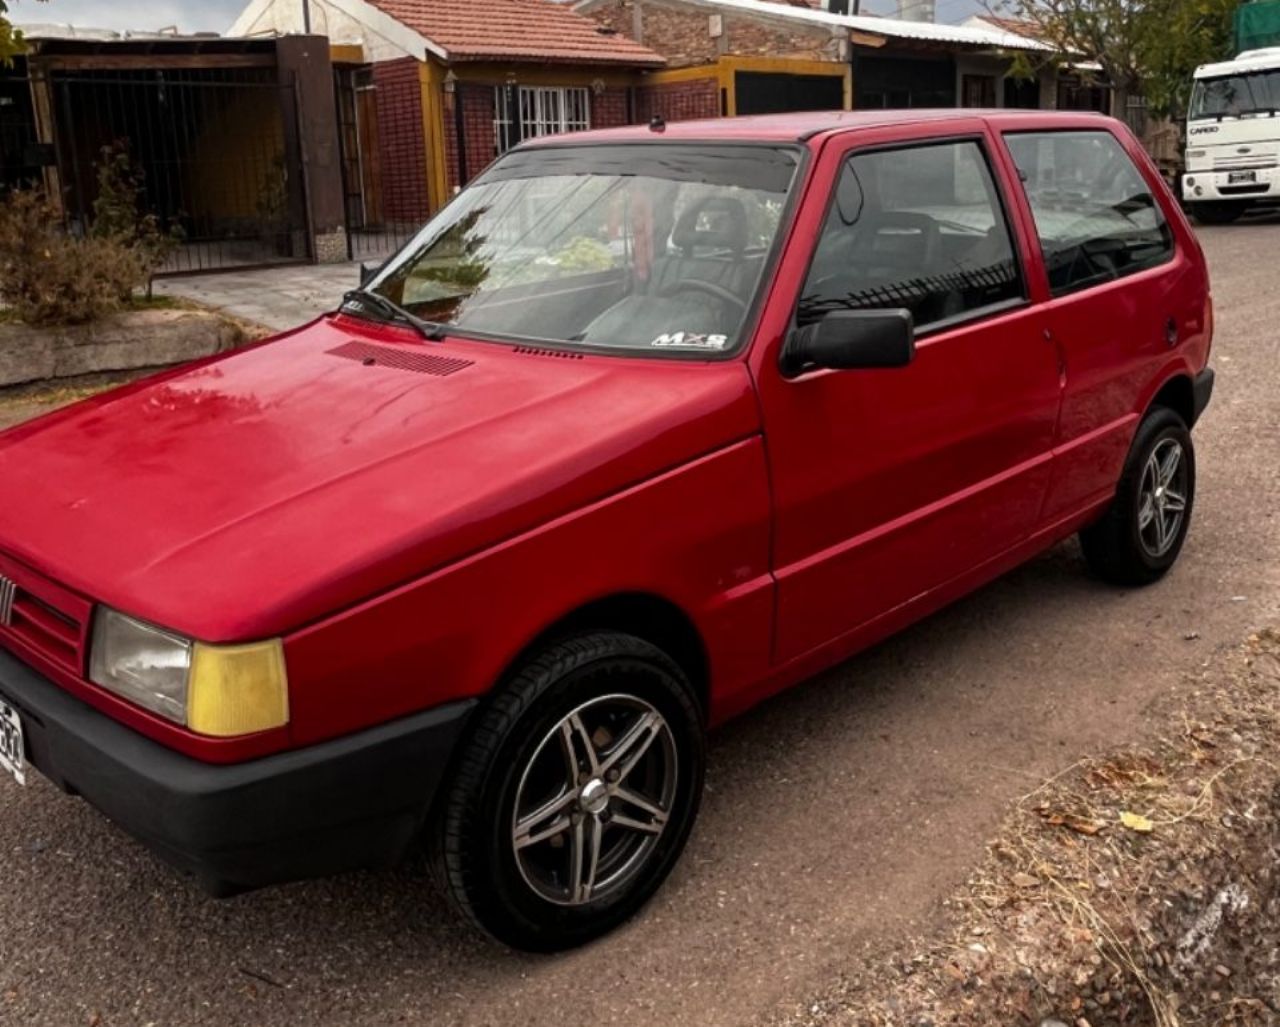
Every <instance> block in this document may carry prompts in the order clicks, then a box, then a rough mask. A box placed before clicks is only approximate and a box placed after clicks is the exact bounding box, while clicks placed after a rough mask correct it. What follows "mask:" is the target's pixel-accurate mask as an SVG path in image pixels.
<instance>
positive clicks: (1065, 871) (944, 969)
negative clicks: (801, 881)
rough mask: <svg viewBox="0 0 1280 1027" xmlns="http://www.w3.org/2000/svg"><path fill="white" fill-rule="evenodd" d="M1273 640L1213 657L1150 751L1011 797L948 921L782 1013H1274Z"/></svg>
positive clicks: (792, 1020) (1278, 778)
mask: <svg viewBox="0 0 1280 1027" xmlns="http://www.w3.org/2000/svg"><path fill="white" fill-rule="evenodd" d="M1278 720H1280V634H1277V633H1276V632H1271V631H1268V632H1262V633H1260V634H1258V635H1255V636H1253V637H1251V638H1250V639H1249V640H1248V642H1247V643H1246V644H1245V645H1244V646H1242V647H1241V648H1240V649H1239V650H1237V651H1234V652H1229V653H1225V654H1222V655H1221V656H1219V657H1218V658H1217V659H1215V660H1213V661H1211V663H1210V665H1209V666H1208V667H1207V668H1206V670H1205V672H1204V676H1203V678H1202V679H1201V680H1200V681H1198V682H1196V685H1195V688H1194V690H1193V691H1191V693H1190V694H1189V695H1188V697H1187V698H1186V700H1185V702H1184V703H1183V704H1182V705H1181V707H1180V708H1178V709H1177V710H1176V712H1173V713H1171V714H1165V715H1164V720H1163V723H1158V724H1157V725H1156V727H1155V730H1156V731H1157V732H1159V735H1158V737H1157V739H1156V740H1155V741H1154V742H1152V743H1151V744H1149V745H1145V746H1142V747H1135V748H1132V749H1128V750H1125V751H1120V752H1116V753H1113V754H1110V755H1108V756H1103V757H1097V758H1089V759H1084V760H1081V761H1080V762H1078V763H1076V764H1074V765H1073V766H1071V767H1069V768H1067V769H1066V770H1065V771H1063V772H1062V773H1061V774H1059V775H1057V776H1056V777H1055V778H1053V779H1052V780H1049V781H1046V782H1044V783H1043V784H1042V785H1040V786H1039V787H1038V788H1036V789H1035V790H1034V791H1033V792H1030V793H1029V794H1027V795H1025V796H1024V797H1023V798H1022V799H1021V800H1020V801H1019V802H1018V803H1017V806H1016V808H1015V809H1014V810H1013V812H1012V813H1011V814H1010V815H1009V817H1008V818H1007V819H1006V821H1005V824H1004V825H1003V828H1002V830H1001V831H1000V833H999V835H998V836H997V838H996V839H995V840H994V841H993V842H992V843H991V845H990V852H989V855H988V858H987V859H986V860H985V862H984V863H983V865H982V867H981V868H980V870H979V871H978V872H977V873H975V874H974V875H973V877H972V878H971V879H970V881H969V882H968V884H967V885H966V886H965V888H964V889H963V890H962V891H961V893H960V894H958V895H956V896H954V897H953V898H952V899H951V900H950V901H949V902H948V903H947V906H948V920H949V923H950V928H949V933H948V934H947V935H946V936H944V937H940V938H934V939H931V940H926V941H922V942H917V943H915V944H913V945H911V946H909V947H908V948H906V949H904V950H903V951H901V952H899V953H898V954H897V955H896V956H895V958H894V959H893V960H892V961H891V962H890V963H889V964H888V965H885V966H880V967H868V968H866V969H865V970H863V971H855V972H853V973H852V974H851V976H850V977H849V978H848V979H846V980H845V981H844V982H842V984H841V985H840V986H838V987H837V988H835V989H833V991H832V993H831V994H829V995H827V996H825V997H823V998H821V999H819V1000H817V1001H810V1002H808V1003H806V1005H805V1007H804V1009H803V1010H796V1011H794V1012H793V1013H791V1014H790V1015H787V1016H784V1017H782V1018H781V1022H783V1023H786V1024H792V1025H798V1024H841V1025H853V1024H857V1025H869V1027H942V1025H945V1024H954V1025H960V1024H964V1025H970V1024H972V1025H984V1027H985V1025H996V1024H999V1025H1009V1027H1013V1025H1021V1024H1033V1025H1034V1024H1040V1023H1042V1022H1043V1021H1046V1020H1049V1021H1058V1022H1061V1023H1064V1024H1068V1025H1076V1027H1086V1025H1087V1027H1103V1025H1110V1024H1116V1025H1121V1024H1140V1025H1153V1027H1201V1025H1215V1027H1216V1025H1234V1027H1255V1025H1263V1024H1275V1023H1280V878H1278V877H1277V854H1278V853H1280V815H1278V814H1280V732H1278V731H1277V726H1278V724H1277V721H1278Z"/></svg>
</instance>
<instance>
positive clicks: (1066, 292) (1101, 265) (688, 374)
mask: <svg viewBox="0 0 1280 1027" xmlns="http://www.w3.org/2000/svg"><path fill="white" fill-rule="evenodd" d="M1211 329H1212V314H1211V306H1210V300H1209V283H1208V278H1207V274H1206V270H1205V262H1204V258H1203V256H1202V254H1201V251H1200V247H1199V246H1198V245H1197V243H1196V240H1195V237H1194V236H1193V235H1192V233H1191V231H1190V229H1189V228H1188V226H1187V222H1186V220H1185V218H1184V217H1183V215H1182V214H1181V213H1180V212H1179V209H1178V206H1177V204H1176V203H1174V202H1173V200H1172V198H1171V196H1170V194H1169V192H1168V191H1167V189H1166V188H1165V187H1164V185H1163V184H1162V183H1161V180H1160V178H1159V176H1158V174H1157V172H1156V171H1155V169H1154V168H1153V167H1152V166H1151V164H1150V163H1149V162H1148V160H1147V158H1146V157H1145V156H1144V155H1143V153H1142V151H1141V150H1140V148H1139V146H1138V144H1137V143H1136V142H1135V141H1134V139H1133V138H1132V137H1131V136H1130V135H1129V134H1128V132H1127V131H1126V130H1125V129H1124V128H1123V127H1122V126H1121V125H1120V124H1119V123H1117V122H1115V121H1112V120H1109V119H1107V118H1103V117H1099V116H1094V115H1077V114H1070V115H1066V114H1061V115H1059V114H1041V113H1034V112H1031V113H1001V112H989V113H983V112H971V111H958V110H957V111H934V112H925V111H871V112H865V113H854V114H849V113H833V114H812V115H809V114H806V115H795V116H779V117H764V118H758V119H751V118H745V119H738V120H724V121H716V122H706V123H694V122H690V123H684V124H679V125H675V124H673V125H670V126H665V125H663V124H661V123H660V122H655V123H654V124H653V125H651V126H648V127H639V128H629V129H619V130H610V131H605V132H596V133H588V134H582V135H575V136H572V137H568V138H558V139H551V140H540V141H537V142H534V143H531V144H527V145H524V146H522V147H520V148H519V149H517V150H515V151H513V152H511V153H509V154H507V155H506V156H505V157H503V158H502V159H501V160H499V161H498V162H497V163H496V164H494V165H493V166H492V167H491V168H490V169H489V170H488V171H487V172H486V173H485V174H484V175H483V176H482V177H481V178H480V179H479V180H478V181H477V182H476V183H475V184H473V185H472V186H470V187H469V188H468V189H467V190H466V191H464V192H463V193H462V194H461V195H460V196H459V197H458V198H457V199H456V200H454V202H453V203H451V204H450V205H449V206H448V208H447V209H446V210H444V211H443V212H442V213H441V214H440V215H438V216H437V217H436V218H435V219H434V220H432V221H431V222H430V223H429V224H428V225H427V226H426V227H425V228H423V229H422V231H421V233H420V234H419V235H418V236H417V237H416V238H415V239H414V240H413V241H412V242H411V243H410V244H409V245H408V246H407V247H406V248H405V249H404V250H403V251H402V252H400V253H399V254H397V255H396V256H395V257H393V258H392V259H391V260H389V261H388V262H387V263H386V264H385V265H384V266H383V267H382V268H381V269H380V270H379V271H378V272H377V273H376V274H375V275H373V276H372V277H371V278H370V280H369V281H367V282H366V284H365V286H364V287H363V288H361V289H357V290H353V291H352V292H351V293H349V294H348V295H347V297H346V298H345V300H344V301H343V303H342V305H341V307H340V309H338V310H337V311H336V312H335V313H333V314H331V315H328V316H325V317H322V318H320V319H319V320H317V321H315V322H313V323H311V324H308V325H305V326H303V327H302V328H299V329H297V330H296V331H293V332H289V333H286V334H284V335H282V336H279V337H277V338H274V339H271V340H269V341H267V342H264V343H262V344H259V345H257V346H254V347H252V348H250V349H247V350H243V351H240V352H237V353H234V354H230V355H225V356H220V357H217V358H214V359H211V360H207V361H204V362H202V363H198V364H195V365H192V366H188V367H185V368H181V369H178V370H174V371H170V372H167V373H164V374H161V375H158V376H156V377H153V378H150V379H147V380H145V381H141V382H138V383H135V384H132V385H129V386H127V387H124V388H121V389H117V390H115V391H113V392H109V393H106V394H104V395H100V396H98V397H96V398H94V399H91V400H88V401H86V402H83V403H80V404H78V405H76V406H72V407H69V408H67V409H64V410H62V411H59V412H57V413H54V414H51V415H49V416H46V417H43V418H40V419H39V420H36V421H32V422H30V423H28V424H25V425H23V426H21V427H18V428H15V429H13V430H11V431H9V432H8V433H6V434H5V435H3V436H2V437H0V482H3V501H2V502H0V767H3V769H4V770H7V771H8V773H10V774H12V775H13V776H14V777H16V778H17V779H18V781H19V782H21V781H23V780H24V779H25V778H26V777H27V776H28V775H29V774H30V768H31V767H34V768H36V769H38V770H39V771H40V772H41V773H43V774H44V775H45V776H46V777H48V778H49V779H51V780H52V781H53V782H55V783H56V784H57V785H59V786H61V787H62V788H64V789H66V790H67V791H69V792H73V793H76V794H79V795H82V796H83V797H84V798H86V799H87V800H88V801H89V802H90V803H92V804H93V805H95V806H96V807H98V809H100V810H101V811H102V812H103V813H105V814H106V815H107V816H108V817H110V818H111V819H113V820H115V821H116V822H117V823H119V824H120V825H122V826H123V827H124V828H126V829H127V830H128V831H130V832H132V833H133V834H134V835H136V836H137V837H138V838H140V839H141V840H142V841H143V842H145V843H146V844H147V845H148V846H150V847H151V848H153V849H154V850H155V851H156V852H158V853H160V854H161V855H162V856H163V857H165V858H166V859H168V860H170V861H171V862H172V863H174V864H175V865H176V866H178V867H179V868H182V869H184V870H186V871H189V872H191V873H192V874H194V875H195V876H196V877H197V878H198V879H199V881H200V882H201V883H202V884H203V885H204V886H206V887H207V888H208V889H209V890H211V891H212V892H214V893H217V894H227V893H232V892H236V891H239V890H244V889H248V888H254V887H258V886H261V885H266V884H270V883H273V882H278V881H284V880H290V879H295V878H302V877H308V876H314V875H321V874H331V873H335V872H339V871H345V870H350V869H352V868H357V867H369V866H380V865H386V864H389V863H392V862H393V861H395V860H396V859H398V858H399V857H401V856H402V855H403V854H404V853H405V852H406V851H407V850H408V849H409V848H410V847H411V846H413V845H416V844H420V843H425V844H426V845H427V846H428V847H429V850H430V852H431V853H432V858H433V861H434V865H435V867H436V868H437V870H438V873H439V877H440V880H441V882H442V884H443V886H444V887H445V888H446V890H447V891H448V892H449V893H450V895H451V896H452V898H453V900H454V901H455V902H456V904H457V906H458V907H459V908H460V909H461V910H462V911H463V912H464V913H465V914H466V915H468V916H469V917H470V918H471V919H472V920H474V921H475V922H476V923H477V924H478V925H479V926H480V927H482V928H484V929H485V930H487V931H489V932H490V933H491V934H493V935H494V936H496V937H497V938H499V939H501V940H502V941H504V942H506V943H508V944H510V945H512V946H518V947H523V948H529V949H556V948H562V947H565V946H570V945H574V944H577V943H581V942H583V941H585V940H587V939H589V938H592V937H595V936H597V935H599V934H601V933H603V932H604V931H606V930H608V929H610V928H611V927H613V926H614V925H616V924H618V923H619V922H620V921H622V920H623V919H624V918H626V917H627V916H629V915H630V914H632V913H633V912H634V911H635V910H637V909H638V908H639V907H640V906H641V904H642V903H644V901H645V900H646V899H647V898H649V896H651V895H652V894H653V893H654V891H655V890H656V889H657V888H658V887H659V885H660V884H661V882H662V880H663V879H664V878H665V877H666V875H667V873H668V872H669V871H670V870H671V868H672V865H673V864H674V863H675V861H676V860H677V858H678V857H679V855H680V852H681V849H682V848H683V846H684V844H685V841H686V839H687V838H688V836H689V831H690V828H691V826H692V824H693V821H694V816H695V814H696V812H697V809H698V802H699V796H700V793H701V790H702V779H703V766H704V761H705V755H704V754H705V742H704V736H705V732H706V730H707V728H708V726H709V725H714V724H716V723H717V722H720V721H723V720H724V719H725V718H726V717H729V716H731V715H733V714H735V713H738V712H740V711H741V710H744V709H745V708H747V707H749V706H751V705H752V704H753V703H756V702H759V701H760V700H761V699H764V698H765V697H766V696H769V695H771V694H773V693H775V692H777V691H779V690H780V689H783V688H786V687H787V686H789V685H791V684H793V683H795V682H797V681H799V680H801V679H803V678H805V677H808V676H810V675H812V674H813V673H814V672H816V671H818V670H820V669H822V668H824V667H828V666H830V665H832V664H834V663H836V662H838V661H840V660H843V659H845V658H847V657H848V656H850V655H851V654H852V653H854V652H856V651H857V650H859V649H862V648H864V647H866V646H867V645H869V644H871V643H873V642H875V641H876V640H877V639H881V638H884V637H885V636H886V635H888V634H890V633H891V632H893V631H896V630H897V629H899V628H901V627H903V626H904V625H906V624H909V623H911V622H912V621H915V620H918V619H920V618H921V617H924V616H925V615H927V614H928V613H930V612H931V611H934V610H937V609H938V608H939V607H941V606H943V605H944V604H946V603H948V602H950V601H952V600H954V599H956V598H958V597H959V596H962V595H964V594H965V593H966V592H969V591H970V590H971V589H974V588H975V587H977V586H979V585H981V584H982V583H984V582H986V581H989V580H991V579H992V578H994V577H995V576H997V575H999V574H1001V573H1002V572H1004V571H1006V570H1008V569H1009V568H1011V567H1013V566H1014V565H1015V564H1018V563H1020V562H1022V561H1024V560H1026V559H1028V558H1029V557H1031V556H1033V555H1035V554H1036V553H1039V552H1041V551H1042V550H1044V549H1046V548H1048V547H1050V546H1052V545H1054V544H1055V543H1057V542H1059V541H1061V540H1063V539H1065V538H1067V537H1068V536H1070V535H1073V534H1075V533H1077V532H1079V533H1080V538H1081V541H1082V543H1083V550H1084V555H1085V559H1086V560H1087V562H1088V564H1089V566H1090V567H1091V568H1092V569H1093V570H1094V571H1095V572H1096V573H1097V574H1098V575H1100V576H1101V577H1102V578H1104V579H1108V580H1110V581H1114V582H1119V583H1122V584H1126V585H1140V584H1146V583H1148V582H1153V581H1155V580H1156V579H1157V578H1159V577H1160V576H1161V575H1162V574H1164V573H1165V572H1166V571H1167V570H1168V569H1169V567H1170V565H1171V564H1172V563H1173V562H1174V560H1175V559H1176V558H1177V556H1178V552H1179V549H1180V548H1181V546H1182V543H1183V539H1184V537H1185V536H1186V532H1187V527H1188V523H1189V520H1190V517H1191V508H1192V500H1193V498H1194V493H1195V463H1194V454H1193V450H1192V442H1191V436H1190V434H1189V432H1190V430H1191V427H1192V425H1193V424H1194V423H1195V421H1196V419H1197V417H1198V416H1199V415H1200V413H1201V411H1202V410H1203V409H1204V407H1205V405H1206V403H1207V402H1208V400H1209V395H1210V391H1211V389H1212V385H1213V374H1212V372H1211V371H1210V370H1208V369H1207V368H1206V362H1207V359H1208V354H1209V345H1210V335H1211Z"/></svg>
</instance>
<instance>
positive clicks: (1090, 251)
mask: <svg viewBox="0 0 1280 1027" xmlns="http://www.w3.org/2000/svg"><path fill="white" fill-rule="evenodd" d="M1005 140H1006V142H1007V143H1008V144H1009V150H1010V152H1011V153H1012V154H1013V160H1014V163H1015V164H1017V166H1018V171H1019V172H1020V174H1021V177H1022V181H1023V184H1024V187H1025V188H1026V191H1027V199H1028V200H1030V201H1031V212H1032V214H1034V215H1035V220H1036V231H1037V232H1038V233H1039V235H1040V246H1041V249H1042V250H1043V251H1044V259H1045V263H1046V265H1047V267H1048V271H1049V288H1050V290H1051V291H1052V292H1053V294H1054V295H1055V296H1061V295H1063V294H1064V293H1069V292H1074V291H1076V290H1077V289H1087V288H1088V287H1089V286H1092V285H1098V284H1100V283H1102V282H1110V281H1113V280H1114V279H1116V278H1121V277H1123V276H1124V275H1131V274H1133V273H1135V272H1137V271H1143V270H1145V269H1147V268H1150V267H1155V266H1156V265H1158V264H1163V263H1164V262H1165V261H1167V260H1169V259H1171V258H1172V257H1173V232H1172V230H1171V229H1170V228H1169V224H1168V222H1167V221H1165V219H1164V214H1163V213H1161V211H1160V206H1159V204H1158V203H1157V202H1156V199H1155V197H1154V196H1152V195H1151V189H1150V187H1149V186H1148V185H1147V182H1146V180H1145V179H1144V178H1143V177H1142V175H1141V174H1140V173H1139V172H1138V169H1137V167H1135V166H1134V163H1133V161H1132V160H1131V159H1130V157H1129V155H1128V154H1127V153H1126V152H1125V150H1124V147H1122V146H1121V145H1120V142H1119V140H1117V139H1116V137H1115V136H1113V135H1112V134H1111V133H1110V132H1019V133H1011V134H1009V135H1007V136H1005Z"/></svg>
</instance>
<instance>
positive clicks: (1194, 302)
mask: <svg viewBox="0 0 1280 1027" xmlns="http://www.w3.org/2000/svg"><path fill="white" fill-rule="evenodd" d="M1113 124H1114V123H1111V122H1104V121H1100V120H1099V119H1096V118H1093V119H1089V120H1088V121H1081V122H1078V123H1068V124H1067V125H1064V126H1063V127H1061V128H1058V127H1056V126H1050V127H1048V128H1046V126H1045V124H1044V121H1043V119H1041V120H1040V121H1038V122H1037V121H1035V120H1027V122H1026V127H1025V128H1022V127H1019V128H1016V129H1014V130H1008V131H1005V132H1003V139H1004V142H1005V145H1007V146H1008V149H1009V153H1010V155H1011V157H1012V159H1013V161H1014V164H1015V165H1016V167H1017V168H1018V173H1019V178H1020V179H1021V181H1022V186H1021V188H1022V189H1023V190H1024V191H1025V196H1026V203H1027V206H1028V208H1029V210H1030V213H1031V214H1032V216H1033V219H1034V226H1035V229H1036V236H1037V245H1038V247H1039V249H1040V251H1041V257H1040V258H1039V259H1037V260H1036V261H1035V263H1037V264H1041V263H1042V264H1043V267H1044V271H1045V274H1046V275H1047V284H1048V289H1049V293H1050V296H1051V297H1052V298H1051V299H1050V301H1049V302H1048V303H1047V304H1046V306H1045V317H1046V319H1047V325H1048V328H1049V330H1050V331H1051V332H1052V334H1053V337H1054V340H1055V342H1056V344H1057V345H1058V347H1059V348H1060V349H1061V352H1062V355H1063V362H1064V367H1065V380H1064V392H1063V401H1062V413H1061V420H1060V422H1059V426H1058V431H1057V440H1056V458H1055V461H1054V473H1053V484H1052V488H1051V490H1050V494H1049V497H1048V499H1047V500H1046V504H1045V510H1044V516H1045V518H1046V520H1048V521H1054V520H1065V519H1069V518H1071V517H1072V516H1073V515H1074V514H1077V513H1079V512H1082V511H1087V510H1088V509H1089V508H1091V507H1093V506H1096V505H1098V504H1099V503H1100V502H1103V501H1105V500H1106V499H1107V498H1108V497H1109V496H1110V495H1111V494H1112V493H1113V492H1114V490H1115V485H1116V482H1117V480H1118V479H1119V476H1120V471H1121V468H1122V466H1123V464H1124V460H1125V456H1126V454H1127V453H1128V450H1129V444H1130V442H1131V441H1132V439H1133V434H1134V431H1135V430H1136V428H1137V423H1138V419H1139V417H1140V416H1141V414H1142V410H1143V408H1144V406H1145V404H1146V402H1147V401H1148V400H1149V399H1150V398H1151V395H1150V391H1151V387H1152V384H1153V383H1154V382H1155V381H1156V380H1157V379H1158V378H1159V374H1160V368H1161V366H1162V364H1164V363H1165V362H1166V361H1168V360H1170V359H1174V355H1173V353H1172V350H1173V349H1174V348H1176V347H1177V346H1178V345H1179V343H1180V342H1182V341H1185V340H1187V339H1189V338H1192V337H1195V336H1196V335H1198V334H1199V333H1200V332H1202V331H1203V330H1204V323H1203V322H1204V320H1205V311H1204V307H1203V296H1204V284H1203V282H1201V281H1199V280H1198V279H1199V278H1200V276H1201V275H1202V272H1201V271H1200V268H1199V264H1198V263H1197V262H1196V261H1192V260H1190V259H1188V256H1187V254H1186V253H1184V252H1182V251H1181V250H1180V248H1179V247H1178V246H1176V245H1175V233H1174V232H1173V229H1172V226H1171V225H1170V223H1169V219H1168V217H1167V216H1166V213H1165V211H1164V210H1163V209H1162V206H1161V205H1162V203H1164V202H1169V199H1170V198H1169V196H1168V192H1167V190H1165V189H1164V188H1163V187H1162V186H1161V185H1160V183H1159V180H1158V179H1155V178H1154V171H1153V170H1151V169H1150V168H1148V167H1147V166H1146V165H1147V162H1146V160H1145V158H1143V157H1140V156H1138V155H1137V154H1135V153H1134V152H1133V151H1134V149H1135V148H1136V145H1137V144H1136V143H1133V141H1132V140H1131V139H1129V138H1126V137H1122V136H1121V135H1119V134H1117V131H1116V129H1117V128H1118V126H1115V127H1113ZM1135 157H1136V158H1137V159H1135Z"/></svg>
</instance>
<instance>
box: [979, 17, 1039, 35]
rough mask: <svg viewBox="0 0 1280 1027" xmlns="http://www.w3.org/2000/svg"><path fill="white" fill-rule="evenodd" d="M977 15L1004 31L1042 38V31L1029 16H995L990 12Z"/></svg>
mask: <svg viewBox="0 0 1280 1027" xmlns="http://www.w3.org/2000/svg"><path fill="white" fill-rule="evenodd" d="M978 17H979V18H981V19H982V20H983V21H985V22H986V23H987V24H988V25H991V26H993V27H995V28H998V29H1002V30H1004V31H1005V32H1012V33H1013V34H1014V35H1015V36H1023V37H1025V38H1027V39H1039V40H1044V31H1043V30H1042V29H1041V28H1040V26H1039V25H1038V24H1037V23H1036V22H1034V21H1032V20H1031V19H1029V18H997V17H995V16H994V15H991V14H979V15H978Z"/></svg>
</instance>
